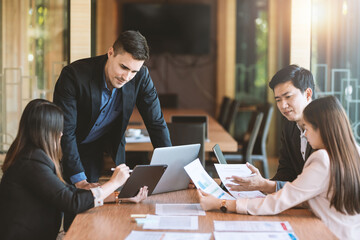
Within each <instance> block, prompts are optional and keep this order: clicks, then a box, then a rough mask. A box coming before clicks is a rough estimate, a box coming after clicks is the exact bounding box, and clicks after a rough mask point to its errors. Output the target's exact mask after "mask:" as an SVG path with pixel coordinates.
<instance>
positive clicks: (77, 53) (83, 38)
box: [70, 0, 91, 62]
mask: <svg viewBox="0 0 360 240" xmlns="http://www.w3.org/2000/svg"><path fill="white" fill-rule="evenodd" d="M90 55H91V0H76V1H70V62H73V61H75V60H78V59H81V58H87V57H90Z"/></svg>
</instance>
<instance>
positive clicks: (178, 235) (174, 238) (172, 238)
mask: <svg viewBox="0 0 360 240" xmlns="http://www.w3.org/2000/svg"><path fill="white" fill-rule="evenodd" d="M210 238H211V233H185V232H145V231H132V232H131V233H130V234H129V236H127V238H126V239H125V240H188V239H194V240H209V239H210Z"/></svg>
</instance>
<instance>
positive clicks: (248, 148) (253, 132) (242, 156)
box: [224, 111, 264, 164]
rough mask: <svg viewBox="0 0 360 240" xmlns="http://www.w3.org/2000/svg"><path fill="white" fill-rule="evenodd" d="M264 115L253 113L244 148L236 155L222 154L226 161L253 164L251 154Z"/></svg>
mask: <svg viewBox="0 0 360 240" xmlns="http://www.w3.org/2000/svg"><path fill="white" fill-rule="evenodd" d="M263 117H264V113H262V112H257V111H254V112H253V113H252V116H251V120H250V123H251V122H253V123H254V124H253V125H252V124H249V125H252V129H249V132H250V135H249V138H248V140H246V141H245V143H244V147H243V149H242V151H241V152H238V153H237V154H224V157H225V159H226V161H227V162H228V161H240V162H249V163H251V164H253V159H252V153H253V149H254V145H255V141H256V138H257V135H258V133H259V130H260V126H261V122H262V120H263Z"/></svg>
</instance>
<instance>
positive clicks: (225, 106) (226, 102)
mask: <svg viewBox="0 0 360 240" xmlns="http://www.w3.org/2000/svg"><path fill="white" fill-rule="evenodd" d="M230 105H231V99H230V98H229V97H226V96H224V97H223V99H222V102H221V106H220V112H219V116H218V119H217V121H218V122H219V123H220V125H221V126H223V127H224V126H225V123H226V120H227V118H228V113H229V109H230ZM224 128H225V127H224Z"/></svg>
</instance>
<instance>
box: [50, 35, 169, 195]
mask: <svg viewBox="0 0 360 240" xmlns="http://www.w3.org/2000/svg"><path fill="white" fill-rule="evenodd" d="M148 58H149V49H148V46H147V42H146V39H145V38H144V37H143V36H142V35H141V34H140V33H139V32H136V31H126V32H123V33H122V34H121V35H120V36H119V38H118V39H117V40H116V41H115V43H114V45H113V46H112V47H111V48H110V49H109V51H108V52H107V54H106V55H102V56H97V57H92V58H87V59H81V60H78V61H75V62H73V63H71V64H70V65H68V66H66V67H64V69H63V70H62V72H61V75H60V77H59V79H58V81H57V83H56V86H55V92H54V102H55V103H56V104H57V105H58V106H60V107H61V108H62V110H63V111H64V118H65V119H64V120H65V121H64V133H63V137H62V139H61V146H62V151H63V160H62V165H63V174H64V177H65V179H67V181H70V182H71V183H72V184H75V186H76V187H78V188H84V189H88V188H90V187H94V186H96V185H97V182H98V179H99V176H100V172H101V170H102V166H103V154H104V152H107V153H108V154H110V156H111V157H112V159H113V160H114V162H115V164H116V165H119V164H121V163H124V162H125V130H126V127H127V125H128V122H129V118H130V116H131V114H132V111H133V109H134V107H135V105H136V106H137V108H138V110H139V112H140V114H141V116H142V118H143V120H144V123H145V125H146V127H147V130H148V132H149V135H150V138H151V141H152V144H153V146H154V147H165V146H171V142H170V137H169V131H168V129H167V126H166V123H165V121H164V118H163V114H162V112H161V108H160V102H159V99H158V96H157V92H156V89H155V87H154V84H153V82H152V80H151V77H150V75H149V71H148V69H147V68H146V66H144V65H143V64H144V61H145V60H146V59H148Z"/></svg>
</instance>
